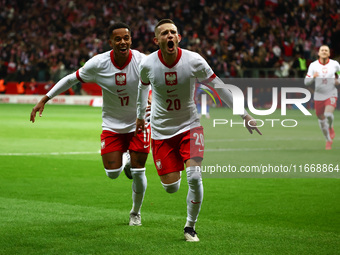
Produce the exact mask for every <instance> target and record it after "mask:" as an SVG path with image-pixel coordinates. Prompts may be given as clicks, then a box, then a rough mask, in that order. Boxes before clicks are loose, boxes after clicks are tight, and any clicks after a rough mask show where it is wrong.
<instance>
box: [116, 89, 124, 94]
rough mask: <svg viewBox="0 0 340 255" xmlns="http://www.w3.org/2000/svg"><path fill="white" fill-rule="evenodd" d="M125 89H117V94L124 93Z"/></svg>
mask: <svg viewBox="0 0 340 255" xmlns="http://www.w3.org/2000/svg"><path fill="white" fill-rule="evenodd" d="M124 90H125V89H117V92H118V93H119V92H122V91H124Z"/></svg>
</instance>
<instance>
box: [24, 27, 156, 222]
mask: <svg viewBox="0 0 340 255" xmlns="http://www.w3.org/2000/svg"><path fill="white" fill-rule="evenodd" d="M130 31H131V30H130V28H129V26H128V25H126V24H124V23H121V22H119V23H115V24H114V25H112V26H110V28H109V30H108V42H109V44H110V46H111V47H112V50H111V51H107V52H104V53H102V54H98V55H96V56H94V57H93V58H91V59H90V60H88V61H87V62H86V64H85V65H84V66H83V67H82V68H80V69H79V70H78V71H76V72H74V73H72V74H70V75H68V76H66V77H64V78H63V79H61V80H60V81H59V82H58V83H57V84H56V85H55V86H54V87H53V88H52V89H51V90H50V91H49V92H48V93H47V94H46V95H45V96H44V97H43V98H42V99H41V100H40V102H39V103H38V104H37V105H36V106H35V107H34V108H33V110H32V112H31V118H30V120H31V121H32V122H34V121H35V116H36V112H37V111H39V116H40V117H41V116H42V112H43V110H44V106H45V104H46V102H47V101H48V100H50V99H51V98H53V97H55V96H57V95H59V94H60V93H62V92H63V91H65V90H67V89H69V88H70V87H71V86H73V85H74V84H76V83H77V82H79V81H81V82H95V83H97V84H98V85H99V86H100V87H101V88H102V92H103V112H102V119H103V123H102V129H103V131H102V134H101V155H102V160H103V165H104V168H105V171H106V174H107V176H108V177H109V178H111V179H116V178H117V177H118V176H119V175H120V173H121V172H122V171H123V168H124V164H122V155H123V153H124V152H126V151H127V150H129V152H130V156H131V168H130V171H131V172H129V171H127V172H126V174H127V176H128V177H129V178H130V179H131V178H132V179H133V183H132V200H133V205H132V209H131V211H130V222H129V225H141V216H140V209H141V206H142V202H143V198H144V194H145V190H146V186H147V180H146V176H145V162H146V160H147V156H148V153H149V150H150V148H149V147H150V146H149V145H150V141H149V133H150V127H146V129H145V131H146V132H144V133H141V134H139V136H137V137H135V136H134V130H135V122H136V100H137V89H138V83H139V74H138V66H139V64H140V61H141V60H142V59H143V58H144V57H145V55H144V54H142V53H140V52H138V51H136V50H131V49H130V46H131V43H132V42H131V32H130ZM124 156H125V155H124ZM125 161H126V159H125ZM124 170H129V169H127V168H125V169H124ZM129 175H131V176H129Z"/></svg>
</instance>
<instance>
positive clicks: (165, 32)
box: [161, 29, 177, 35]
mask: <svg viewBox="0 0 340 255" xmlns="http://www.w3.org/2000/svg"><path fill="white" fill-rule="evenodd" d="M169 31H170V32H171V34H176V33H177V31H176V29H166V30H164V31H162V32H161V34H162V35H165V34H167V33H169Z"/></svg>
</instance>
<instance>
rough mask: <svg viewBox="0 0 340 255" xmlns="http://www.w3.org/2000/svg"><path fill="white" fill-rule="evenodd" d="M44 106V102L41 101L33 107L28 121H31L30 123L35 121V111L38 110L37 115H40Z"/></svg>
mask: <svg viewBox="0 0 340 255" xmlns="http://www.w3.org/2000/svg"><path fill="white" fill-rule="evenodd" d="M44 107H45V104H44V103H42V102H39V103H38V104H37V105H36V106H34V107H33V109H32V112H31V117H30V121H32V123H34V121H35V116H36V113H37V111H39V117H41V116H42V113H43V111H44Z"/></svg>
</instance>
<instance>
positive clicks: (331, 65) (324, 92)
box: [305, 59, 340, 101]
mask: <svg viewBox="0 0 340 255" xmlns="http://www.w3.org/2000/svg"><path fill="white" fill-rule="evenodd" d="M338 71H340V65H339V63H338V62H337V61H335V60H332V59H329V61H328V62H327V63H326V64H325V65H323V64H321V63H320V61H319V60H316V61H314V62H312V63H311V64H310V65H309V67H308V72H307V75H306V78H305V84H306V83H307V84H308V81H309V80H311V78H313V75H314V73H315V72H318V74H319V76H318V77H316V78H315V92H314V100H318V101H323V100H326V99H327V98H330V97H337V96H338V91H337V89H336V87H335V85H334V83H335V73H336V72H338Z"/></svg>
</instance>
